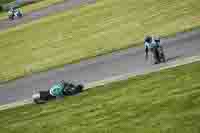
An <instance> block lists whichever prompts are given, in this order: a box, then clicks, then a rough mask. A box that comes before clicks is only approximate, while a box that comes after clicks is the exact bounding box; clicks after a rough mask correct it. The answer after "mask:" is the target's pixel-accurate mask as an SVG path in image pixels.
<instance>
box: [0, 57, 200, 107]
mask: <svg viewBox="0 0 200 133" xmlns="http://www.w3.org/2000/svg"><path fill="white" fill-rule="evenodd" d="M197 61H200V55H198V56H192V57H187V58H184V59H178V60H176V61H173V62H169V63H165V64H164V66H162V67H160V68H155V69H153V70H150V71H145V72H143V73H138V74H136V73H127V74H124V75H119V76H114V77H111V78H107V79H104V80H100V81H96V82H93V83H89V84H86V88H85V90H87V89H90V88H94V87H97V86H102V85H105V84H108V83H111V82H114V81H121V80H126V79H128V78H130V77H134V76H138V75H145V74H148V73H151V72H156V71H160V70H164V69H169V68H173V67H177V66H181V65H185V64H190V63H193V62H197ZM32 102H33V101H32V99H26V100H23V101H18V102H14V103H10V104H6V105H2V106H0V110H5V109H9V108H14V107H17V106H23V105H25V104H30V103H32Z"/></svg>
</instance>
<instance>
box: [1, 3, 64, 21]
mask: <svg viewBox="0 0 200 133" xmlns="http://www.w3.org/2000/svg"><path fill="white" fill-rule="evenodd" d="M12 1H13V0H12ZM59 2H64V0H40V1H38V2H36V3H33V4H30V5H26V6H23V7H21V8H20V9H21V10H22V12H23V13H28V12H32V11H35V10H38V9H41V8H45V7H48V6H50V5H52V4H56V3H59ZM6 18H8V13H7V12H0V20H2V19H6Z"/></svg>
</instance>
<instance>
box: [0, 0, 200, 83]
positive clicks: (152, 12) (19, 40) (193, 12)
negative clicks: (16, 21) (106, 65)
mask: <svg viewBox="0 0 200 133" xmlns="http://www.w3.org/2000/svg"><path fill="white" fill-rule="evenodd" d="M199 4H200V1H199V0H187V1H186V0H185V1H182V0H168V1H160V0H142V1H138V0H126V2H124V1H122V0H98V1H97V3H96V4H93V5H88V6H82V7H81V8H78V9H77V8H76V9H73V10H71V11H68V12H65V13H62V14H59V15H57V16H51V17H47V18H44V19H42V20H40V21H37V22H32V23H31V24H26V25H24V26H19V27H17V28H15V29H11V30H8V31H5V32H2V33H0V61H1V65H0V81H7V80H11V79H15V78H17V77H20V76H24V75H28V74H31V73H33V72H38V71H44V70H47V69H50V68H54V67H58V66H61V65H63V64H66V63H72V62H75V61H79V60H80V59H85V58H89V57H92V56H96V55H100V54H104V53H108V52H111V51H113V50H118V49H121V48H127V47H130V46H135V45H136V44H138V42H142V41H143V38H144V36H145V35H146V34H153V33H154V34H159V35H162V36H164V35H171V34H174V33H176V32H178V31H183V30H187V29H190V28H194V27H197V26H200V21H199V20H198V19H197V18H199V15H200V12H199V10H200V6H199Z"/></svg>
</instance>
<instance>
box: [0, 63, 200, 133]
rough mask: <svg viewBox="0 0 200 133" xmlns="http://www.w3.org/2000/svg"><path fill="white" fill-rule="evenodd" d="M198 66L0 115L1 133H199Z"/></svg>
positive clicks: (190, 65)
mask: <svg viewBox="0 0 200 133" xmlns="http://www.w3.org/2000/svg"><path fill="white" fill-rule="evenodd" d="M199 75H200V62H197V63H193V64H187V65H184V66H179V67H176V68H173V69H167V70H163V71H161V72H154V73H151V74H148V75H143V76H138V77H134V78H130V79H129V80H126V81H120V82H115V83H111V84H108V85H104V86H100V87H96V88H93V89H89V90H88V91H85V92H83V93H82V94H80V95H79V96H74V97H66V98H65V99H64V100H57V101H52V102H49V103H48V104H45V105H25V106H24V107H17V108H15V109H9V110H4V111H0V118H1V119H0V123H1V124H0V129H1V132H2V133H41V132H42V133H66V132H67V133H80V132H81V133H133V132H134V133H199V132H200V123H199V121H200V106H199V104H200V78H199Z"/></svg>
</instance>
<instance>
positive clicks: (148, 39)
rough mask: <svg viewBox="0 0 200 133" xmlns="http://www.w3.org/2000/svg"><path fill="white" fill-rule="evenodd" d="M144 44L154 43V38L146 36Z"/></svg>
mask: <svg viewBox="0 0 200 133" xmlns="http://www.w3.org/2000/svg"><path fill="white" fill-rule="evenodd" d="M144 42H148V43H151V42H152V37H151V36H146V37H145V39H144Z"/></svg>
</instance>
